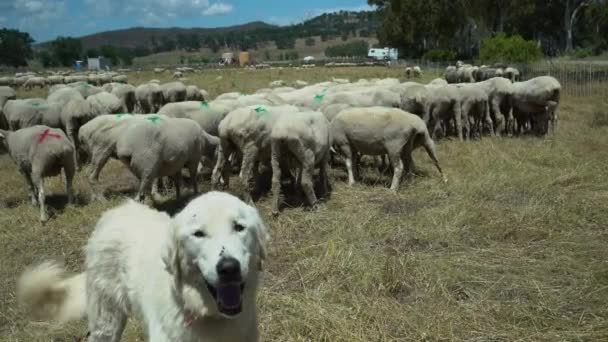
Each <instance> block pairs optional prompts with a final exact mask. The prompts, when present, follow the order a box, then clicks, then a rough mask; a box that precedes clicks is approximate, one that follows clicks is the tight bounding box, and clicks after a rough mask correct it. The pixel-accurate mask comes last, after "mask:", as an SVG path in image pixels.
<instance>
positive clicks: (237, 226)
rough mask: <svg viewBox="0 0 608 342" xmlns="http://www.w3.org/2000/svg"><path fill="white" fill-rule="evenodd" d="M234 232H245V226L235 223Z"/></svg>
mask: <svg viewBox="0 0 608 342" xmlns="http://www.w3.org/2000/svg"><path fill="white" fill-rule="evenodd" d="M234 230H236V231H237V232H239V233H240V232H242V231H243V230H245V226H243V225H242V224H239V223H235V224H234Z"/></svg>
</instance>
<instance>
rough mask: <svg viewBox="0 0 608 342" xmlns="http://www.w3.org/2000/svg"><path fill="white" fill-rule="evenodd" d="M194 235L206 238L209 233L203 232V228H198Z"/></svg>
mask: <svg viewBox="0 0 608 342" xmlns="http://www.w3.org/2000/svg"><path fill="white" fill-rule="evenodd" d="M192 235H194V236H196V237H197V238H204V237H205V236H207V234H205V232H203V231H202V230H197V231H195V232H194V234H192Z"/></svg>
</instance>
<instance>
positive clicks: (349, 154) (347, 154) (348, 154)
mask: <svg viewBox="0 0 608 342" xmlns="http://www.w3.org/2000/svg"><path fill="white" fill-rule="evenodd" d="M340 151H341V152H342V155H343V156H344V162H345V164H346V171H347V172H348V185H350V186H352V185H354V184H355V175H354V174H353V151H352V150H351V148H350V146H349V145H347V144H344V145H342V146H340Z"/></svg>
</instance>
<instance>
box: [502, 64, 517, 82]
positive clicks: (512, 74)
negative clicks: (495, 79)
mask: <svg viewBox="0 0 608 342" xmlns="http://www.w3.org/2000/svg"><path fill="white" fill-rule="evenodd" d="M503 77H505V78H507V79H509V80H511V82H513V83H515V82H519V81H520V74H519V70H517V69H516V68H514V67H508V68H506V69H505V72H504V75H503Z"/></svg>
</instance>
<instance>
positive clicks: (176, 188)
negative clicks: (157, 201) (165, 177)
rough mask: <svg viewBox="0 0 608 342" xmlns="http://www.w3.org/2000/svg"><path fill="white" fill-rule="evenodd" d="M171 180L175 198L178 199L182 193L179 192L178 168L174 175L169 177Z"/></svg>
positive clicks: (180, 180) (180, 178) (180, 184)
mask: <svg viewBox="0 0 608 342" xmlns="http://www.w3.org/2000/svg"><path fill="white" fill-rule="evenodd" d="M171 180H172V181H173V184H174V185H175V198H176V199H178V200H179V199H180V198H181V196H182V193H181V186H182V173H181V170H180V172H178V173H176V174H175V175H173V176H172V177H171Z"/></svg>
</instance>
